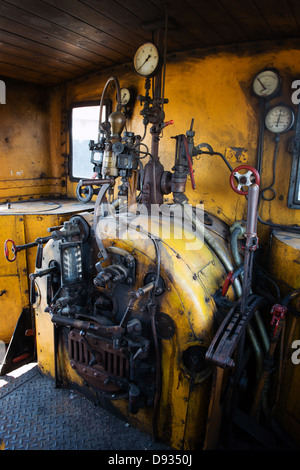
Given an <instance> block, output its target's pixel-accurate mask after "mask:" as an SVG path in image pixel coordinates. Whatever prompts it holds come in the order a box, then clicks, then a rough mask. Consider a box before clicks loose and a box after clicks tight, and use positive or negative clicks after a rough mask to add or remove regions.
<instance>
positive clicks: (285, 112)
mask: <svg viewBox="0 0 300 470" xmlns="http://www.w3.org/2000/svg"><path fill="white" fill-rule="evenodd" d="M294 119H295V116H294V113H293V111H292V109H291V108H289V107H288V106H285V105H278V106H274V107H273V108H271V109H269V111H267V113H266V116H265V126H266V128H267V129H268V130H269V131H270V132H274V133H275V134H283V133H284V132H287V131H289V130H290V129H291V127H292V126H293V124H294Z"/></svg>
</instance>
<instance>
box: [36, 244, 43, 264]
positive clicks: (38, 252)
mask: <svg viewBox="0 0 300 470" xmlns="http://www.w3.org/2000/svg"><path fill="white" fill-rule="evenodd" d="M42 262H43V244H42V243H38V246H37V250H36V258H35V267H36V268H37V269H40V268H41V267H42Z"/></svg>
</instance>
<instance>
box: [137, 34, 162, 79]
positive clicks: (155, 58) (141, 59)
mask: <svg viewBox="0 0 300 470" xmlns="http://www.w3.org/2000/svg"><path fill="white" fill-rule="evenodd" d="M133 65H134V68H135V71H136V72H137V73H138V74H139V75H142V76H143V77H152V76H153V75H155V73H156V71H157V69H158V67H159V65H160V57H159V52H158V49H157V47H156V46H155V45H154V44H152V43H151V42H146V43H145V44H143V45H142V46H140V47H139V48H138V50H137V51H136V53H135V55H134V59H133Z"/></svg>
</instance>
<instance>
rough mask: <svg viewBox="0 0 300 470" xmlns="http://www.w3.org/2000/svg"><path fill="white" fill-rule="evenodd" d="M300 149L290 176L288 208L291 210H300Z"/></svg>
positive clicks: (295, 156)
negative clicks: (299, 196)
mask: <svg viewBox="0 0 300 470" xmlns="http://www.w3.org/2000/svg"><path fill="white" fill-rule="evenodd" d="M299 193H300V149H299V148H298V150H297V152H294V155H293V160H292V168H291V176H290V185H289V194H288V207H289V208H290V209H300V199H299V198H298V195H299Z"/></svg>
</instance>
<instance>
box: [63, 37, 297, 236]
mask: <svg viewBox="0 0 300 470" xmlns="http://www.w3.org/2000/svg"><path fill="white" fill-rule="evenodd" d="M299 52H300V51H299V50H297V49H294V48H293V47H292V45H290V44H289V43H286V44H285V45H284V46H278V45H277V44H276V43H267V44H265V45H264V46H263V47H262V46H261V45H253V46H239V47H234V48H231V49H228V48H227V49H226V48H223V49H220V50H217V49H216V50H214V51H204V52H203V51H202V52H201V51H192V52H190V53H189V54H187V53H185V54H182V53H181V54H174V55H172V56H170V57H168V63H167V68H166V87H165V97H166V98H168V99H169V103H168V104H167V105H165V113H166V120H170V119H173V120H174V125H173V126H169V127H167V128H166V129H165V130H164V136H163V139H162V140H161V143H160V157H161V162H162V163H163V165H164V167H165V169H166V170H170V169H171V168H172V165H173V159H174V150H175V141H174V140H173V139H171V136H174V135H176V134H180V133H185V132H186V130H187V129H188V128H189V127H190V123H191V119H192V118H194V130H195V131H196V135H195V144H199V143H203V142H206V143H209V144H210V145H211V146H212V147H213V149H214V150H215V151H218V152H222V153H226V156H227V157H228V159H229V161H230V163H231V165H232V167H233V168H235V167H236V166H238V165H241V164H243V163H247V164H249V165H252V166H255V165H256V161H257V142H258V129H259V101H258V99H257V98H256V97H255V96H253V95H252V93H251V85H252V80H253V78H254V76H255V74H256V73H257V72H259V71H260V70H261V69H263V68H266V67H275V68H277V69H278V71H279V72H280V74H281V77H282V81H283V94H282V96H280V97H278V98H276V99H273V100H272V101H271V104H272V105H273V104H276V103H277V102H284V103H286V104H288V105H290V106H292V107H294V105H293V103H292V102H291V95H292V89H291V83H292V81H293V80H294V79H296V78H300V63H299V62H298V61H297V57H298V55H299ZM111 75H115V76H117V77H118V79H119V81H120V85H121V86H126V87H128V86H133V87H135V88H136V92H137V95H139V94H144V80H143V79H141V78H139V77H138V76H137V75H136V74H135V73H134V71H133V67H132V65H131V64H129V65H128V66H126V67H124V66H123V67H120V68H119V69H118V68H116V69H112V70H110V71H107V72H105V73H103V74H100V73H99V74H93V75H90V76H87V77H85V78H84V79H82V80H77V81H74V82H71V83H69V84H68V85H67V94H66V104H67V105H69V104H70V103H71V102H74V101H80V100H85V99H96V98H98V99H99V98H100V96H101V91H102V88H103V86H104V84H105V82H106V80H107V79H108V78H109V77H110V76H111ZM109 95H110V96H111V98H112V99H114V97H115V90H114V88H113V85H111V88H110V87H109V89H108V96H107V97H109ZM294 109H295V107H294ZM140 110H141V107H140V104H139V102H136V104H135V106H134V113H133V118H132V120H131V121H130V122H128V130H132V131H134V132H135V133H139V134H141V135H142V134H143V126H142V119H141V117H140V115H139V112H140ZM291 135H292V132H288V133H287V134H286V135H284V136H282V137H281V140H280V143H279V154H278V159H277V167H276V176H277V178H276V184H275V186H274V188H275V190H276V193H277V197H276V199H275V200H274V201H272V202H266V201H264V202H263V203H262V205H261V208H260V215H261V217H262V220H272V221H273V222H275V223H284V224H293V223H300V211H297V210H291V209H288V208H287V196H288V186H289V178H290V170H291V161H292V159H291V156H290V154H289V153H287V151H286V142H287V139H288V138H289V137H290V136H291ZM66 142H67V139H66ZM145 142H146V143H148V144H149V145H150V139H149V132H148V135H147V139H146V141H145ZM236 147H237V148H238V151H237V152H235V151H233V150H232V148H236ZM67 151H68V150H67ZM273 154H274V141H273V136H272V135H271V134H270V133H268V132H267V131H266V132H265V139H264V156H263V166H262V173H261V180H262V181H261V187H262V188H264V187H267V186H268V185H269V184H270V183H271V182H272V179H273V170H272V168H273ZM194 169H195V180H196V190H195V191H192V189H191V188H190V185H189V184H188V185H187V187H188V192H187V194H188V196H189V198H190V202H193V203H199V202H204V206H205V209H206V210H208V211H209V212H212V213H213V214H215V215H218V216H219V217H221V218H222V219H223V220H224V221H225V222H227V223H229V224H230V223H232V222H233V221H234V220H236V219H241V218H244V217H245V214H246V212H245V210H246V200H245V198H244V197H243V196H239V195H237V194H236V193H234V192H233V190H232V189H231V188H230V186H229V171H228V169H227V167H226V165H225V164H224V162H223V161H222V160H221V158H220V157H217V156H212V157H211V156H201V157H200V159H199V160H194ZM75 186H76V184H75V183H69V184H68V195H70V196H71V195H75ZM262 229H263V231H262ZM259 230H261V231H262V233H266V232H268V229H267V230H266V229H265V227H261V226H259Z"/></svg>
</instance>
